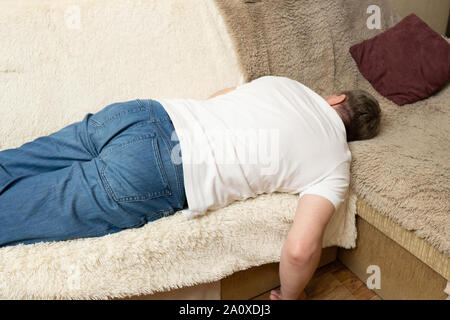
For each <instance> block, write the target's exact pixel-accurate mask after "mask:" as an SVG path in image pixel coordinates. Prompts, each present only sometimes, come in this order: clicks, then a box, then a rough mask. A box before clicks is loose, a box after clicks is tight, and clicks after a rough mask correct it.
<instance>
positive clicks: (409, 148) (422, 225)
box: [216, 0, 450, 257]
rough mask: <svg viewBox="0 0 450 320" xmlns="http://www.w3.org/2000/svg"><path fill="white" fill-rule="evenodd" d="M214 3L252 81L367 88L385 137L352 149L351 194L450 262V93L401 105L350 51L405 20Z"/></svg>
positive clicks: (343, 3)
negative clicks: (370, 21)
mask: <svg viewBox="0 0 450 320" xmlns="http://www.w3.org/2000/svg"><path fill="white" fill-rule="evenodd" d="M216 2H217V4H218V5H219V7H220V9H221V12H222V15H223V16H224V17H225V21H226V22H227V26H228V30H229V32H230V33H231V34H232V36H233V42H234V44H235V45H236V48H237V52H238V53H239V59H240V60H239V61H240V64H241V68H242V70H244V71H245V76H246V79H247V80H251V79H254V78H258V77H260V76H263V75H284V76H287V77H291V78H293V79H296V80H298V81H300V82H303V83H305V84H306V85H308V86H310V87H311V88H313V89H315V90H316V91H317V92H319V93H321V94H322V95H328V94H332V93H337V92H340V91H342V90H349V89H350V90H351V89H355V88H361V89H365V90H367V91H369V92H370V93H371V94H372V95H374V96H375V97H376V98H377V99H378V100H379V101H380V102H381V108H382V110H383V113H384V117H383V121H382V130H381V134H380V135H379V136H378V137H377V138H376V139H373V140H369V141H360V142H353V143H350V148H351V151H352V155H353V164H352V190H353V192H355V193H356V194H357V195H358V196H360V197H362V198H363V199H364V200H365V201H366V202H367V203H368V204H369V205H371V206H372V207H373V208H375V209H377V210H378V211H379V212H381V213H382V214H385V215H387V216H389V217H390V218H392V220H394V221H395V222H397V223H398V224H400V225H401V226H403V227H404V228H406V229H407V230H414V231H415V233H416V234H417V235H418V236H419V237H422V238H424V239H425V240H427V241H428V242H429V243H430V244H431V245H433V246H434V247H436V248H437V249H438V250H439V251H441V252H443V253H444V254H445V255H447V256H449V257H450V108H449V101H450V88H449V86H447V87H446V88H444V89H443V90H442V91H441V92H439V93H438V94H436V95H434V96H433V97H431V98H429V99H427V100H424V101H421V102H418V103H415V104H413V105H407V106H404V107H398V106H396V105H395V104H393V103H392V102H390V101H389V100H387V99H385V98H383V97H382V96H381V95H379V94H378V93H377V92H376V91H375V90H374V89H373V88H372V87H371V85H370V84H369V83H368V82H367V81H366V80H365V79H364V78H363V77H362V76H361V74H360V73H359V71H358V69H357V66H356V64H355V62H354V61H353V59H352V57H351V55H350V54H349V51H348V50H349V48H350V47H351V46H352V45H354V44H356V43H359V42H361V41H362V40H365V39H368V38H371V37H373V36H375V35H376V34H378V33H380V32H381V31H383V30H385V29H386V28H388V27H390V26H392V25H394V24H395V23H397V22H398V21H399V20H400V19H399V16H398V15H397V14H396V13H394V12H393V10H392V8H391V6H390V5H389V2H388V1H387V0H363V1H361V0H321V1H315V0H302V1H295V0H285V1H264V0H259V1H258V0H255V1H245V0H242V1H233V0H228V1H222V0H217V1H216ZM370 5H378V6H379V7H380V8H381V9H382V10H381V29H380V30H376V29H374V30H370V29H368V28H367V27H366V19H367V18H368V16H369V15H368V14H367V8H368V7H369V6H370ZM243 21H245V23H243Z"/></svg>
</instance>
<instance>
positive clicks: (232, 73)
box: [0, 0, 356, 299]
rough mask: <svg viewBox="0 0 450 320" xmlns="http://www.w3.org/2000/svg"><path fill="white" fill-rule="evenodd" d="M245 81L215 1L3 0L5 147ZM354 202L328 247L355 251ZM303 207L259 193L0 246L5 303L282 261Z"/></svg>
mask: <svg viewBox="0 0 450 320" xmlns="http://www.w3.org/2000/svg"><path fill="white" fill-rule="evenodd" d="M193 17H194V18H193ZM243 81H244V73H243V72H241V70H240V68H239V63H238V59H237V55H236V52H235V50H234V48H233V44H232V41H231V38H230V36H229V34H228V33H227V31H226V29H225V24H224V21H223V20H222V17H221V15H220V14H219V11H218V9H217V7H216V6H215V4H214V2H212V1H209V0H190V1H185V0H173V1H167V0H142V1H132V0H114V1H113V0H95V1H94V0H91V1H88V0H84V1H73V0H63V1H57V2H56V1H50V0H49V1H46V0H39V1H28V0H26V1H1V2H0V88H1V94H0V110H1V117H0V149H5V148H11V147H17V146H20V144H22V143H24V142H26V141H29V140H31V139H33V138H36V137H38V136H41V135H45V134H49V133H51V132H53V131H55V130H58V129H60V128H62V127H63V126H65V125H67V124H69V123H71V122H73V121H77V120H80V119H81V118H82V117H83V116H84V115H85V113H87V112H95V111H97V110H99V109H100V108H102V107H104V106H105V105H107V104H108V103H112V102H115V101H123V100H127V99H135V98H158V97H194V98H204V97H207V96H208V95H210V94H211V93H213V92H215V91H217V90H219V89H222V88H226V87H230V86H234V85H236V84H240V83H242V82H243ZM350 200H351V201H348V202H346V204H345V205H344V206H342V207H341V210H340V211H339V212H338V213H337V214H336V215H335V216H334V218H333V220H332V222H331V223H330V225H329V227H328V228H327V231H326V235H325V239H324V244H323V245H324V246H331V245H339V246H343V247H346V248H349V247H352V246H354V244H355V239H356V228H355V221H354V218H355V216H354V211H355V209H354V207H355V197H351V198H350ZM296 204H297V197H296V196H294V195H287V194H272V195H264V196H261V197H258V198H257V199H252V200H248V201H243V202H236V203H234V204H233V205H231V206H229V207H227V208H224V209H221V210H217V211H215V212H212V213H210V214H208V215H206V216H204V217H201V218H199V219H194V220H186V218H184V217H183V216H182V215H181V214H176V215H174V216H172V217H169V218H165V219H162V220H159V221H157V222H154V223H149V224H148V225H146V226H144V227H143V228H140V229H133V230H127V231H123V232H120V233H117V234H113V235H109V236H105V237H101V238H95V239H80V240H74V241H66V242H54V243H40V244H35V245H27V246H24V245H21V246H16V247H7V248H3V249H0V298H14V299H17V298H106V297H125V296H132V295H140V294H149V293H153V292H156V291H163V290H169V289H173V288H178V287H183V286H189V285H194V284H198V283H204V282H210V281H215V280H219V279H221V278H223V277H225V276H227V275H229V274H231V273H233V272H235V271H238V270H243V269H246V268H249V267H252V266H257V265H261V264H265V263H269V262H274V261H279V255H280V250H281V246H282V244H283V242H284V238H285V236H286V233H287V231H288V229H289V227H290V225H291V223H292V219H293V217H294V213H295V207H296Z"/></svg>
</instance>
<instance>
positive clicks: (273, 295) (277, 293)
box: [270, 289, 308, 300]
mask: <svg viewBox="0 0 450 320" xmlns="http://www.w3.org/2000/svg"><path fill="white" fill-rule="evenodd" d="M307 299H308V296H307V295H306V292H305V291H302V293H301V294H300V296H299V297H298V299H285V298H284V297H283V296H282V294H281V290H280V289H275V290H272V291H270V300H307Z"/></svg>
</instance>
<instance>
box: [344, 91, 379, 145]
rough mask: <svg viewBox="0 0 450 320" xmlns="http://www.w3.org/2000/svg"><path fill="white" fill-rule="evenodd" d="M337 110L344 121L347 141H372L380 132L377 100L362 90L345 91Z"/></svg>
mask: <svg viewBox="0 0 450 320" xmlns="http://www.w3.org/2000/svg"><path fill="white" fill-rule="evenodd" d="M341 94H345V95H346V99H345V101H344V102H343V103H341V105H340V106H338V108H337V112H338V113H339V115H340V116H341V118H342V120H343V121H344V125H345V129H346V131H347V141H355V140H366V139H372V138H373V137H375V136H376V135H377V134H378V132H379V131H380V120H381V109H380V104H379V103H378V101H377V99H375V98H374V97H373V96H372V95H371V94H369V93H368V92H366V91H364V90H352V91H345V92H342V93H341Z"/></svg>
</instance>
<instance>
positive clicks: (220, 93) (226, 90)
mask: <svg viewBox="0 0 450 320" xmlns="http://www.w3.org/2000/svg"><path fill="white" fill-rule="evenodd" d="M235 89H236V87H233V88H228V89H223V90H220V91H217V92H216V93H215V94H213V95H212V96H210V97H209V98H208V99H212V98H214V97H217V96H220V95H222V94H227V93H228V92H231V91H233V90H235Z"/></svg>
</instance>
